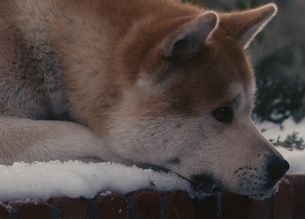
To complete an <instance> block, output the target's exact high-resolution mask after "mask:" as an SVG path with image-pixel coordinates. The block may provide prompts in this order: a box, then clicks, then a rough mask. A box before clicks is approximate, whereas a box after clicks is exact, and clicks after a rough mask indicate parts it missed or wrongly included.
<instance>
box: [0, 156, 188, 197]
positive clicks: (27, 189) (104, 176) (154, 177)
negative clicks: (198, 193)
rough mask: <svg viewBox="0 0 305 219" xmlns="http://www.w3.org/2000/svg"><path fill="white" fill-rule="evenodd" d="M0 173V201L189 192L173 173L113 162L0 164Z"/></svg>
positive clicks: (183, 181) (185, 185)
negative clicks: (113, 193)
mask: <svg viewBox="0 0 305 219" xmlns="http://www.w3.org/2000/svg"><path fill="white" fill-rule="evenodd" d="M0 172H1V180H0V194H1V195H0V201H8V200H19V199H21V200H24V199H42V200H47V199H49V198H50V197H63V196H64V197H70V198H76V197H85V198H92V197H94V196H95V195H96V194H98V193H99V192H104V193H103V194H102V195H109V194H110V192H107V191H111V192H119V193H122V194H126V193H129V192H132V191H136V190H141V189H155V190H159V191H174V190H184V191H188V192H189V193H190V192H191V187H190V185H189V183H188V182H187V181H185V180H183V179H181V178H180V177H177V176H175V175H174V174H170V173H169V174H166V173H159V172H154V171H152V170H150V169H145V170H144V169H140V168H137V167H126V166H123V165H120V164H114V163H82V162H80V161H69V162H64V163H61V162H59V161H52V162H49V163H45V162H35V163H33V164H27V163H14V164H13V165H12V166H3V165H0Z"/></svg>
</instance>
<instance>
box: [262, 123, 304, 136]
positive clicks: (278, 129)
mask: <svg viewBox="0 0 305 219" xmlns="http://www.w3.org/2000/svg"><path fill="white" fill-rule="evenodd" d="M257 126H258V127H259V128H260V130H264V131H263V135H264V136H265V137H266V138H268V139H277V138H278V137H280V138H281V139H285V138H286V137H287V136H288V135H289V134H292V133H293V132H297V133H298V134H299V135H298V136H299V137H302V138H303V139H305V120H303V121H301V122H300V123H295V122H294V121H293V120H292V119H287V120H285V121H284V122H283V124H282V125H281V126H279V125H278V124H275V123H272V122H263V123H260V124H257Z"/></svg>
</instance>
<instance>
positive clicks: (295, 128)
mask: <svg viewBox="0 0 305 219" xmlns="http://www.w3.org/2000/svg"><path fill="white" fill-rule="evenodd" d="M258 126H259V127H260V128H261V129H265V130H266V131H264V132H263V135H264V136H265V137H266V138H268V139H277V138H278V137H280V139H282V140H283V139H285V138H286V137H287V135H288V134H291V133H292V132H297V133H298V136H299V137H302V138H303V139H304V140H305V120H303V121H302V122H300V123H298V124H296V123H295V122H294V121H293V120H290V119H288V120H286V121H284V123H283V125H282V127H280V126H278V125H275V124H273V123H266V122H265V123H262V124H259V125H258ZM277 149H278V151H279V152H280V153H281V154H282V155H283V156H284V157H285V158H286V159H287V160H288V162H289V164H290V170H289V173H290V174H305V150H302V151H300V150H294V151H289V150H287V149H285V148H281V147H277Z"/></svg>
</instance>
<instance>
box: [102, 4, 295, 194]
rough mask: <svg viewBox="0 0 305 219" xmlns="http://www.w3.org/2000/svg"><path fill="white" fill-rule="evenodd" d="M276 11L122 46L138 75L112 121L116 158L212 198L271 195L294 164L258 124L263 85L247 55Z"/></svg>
mask: <svg viewBox="0 0 305 219" xmlns="http://www.w3.org/2000/svg"><path fill="white" fill-rule="evenodd" d="M276 11H277V8H276V6H275V5H274V4H268V5H265V6H262V7H259V8H256V9H252V10H248V11H243V12H234V13H216V12H214V11H207V12H204V13H202V14H199V15H197V16H186V17H182V18H175V19H173V20H170V21H165V22H164V23H160V24H158V26H153V25H152V26H147V25H143V26H142V27H141V28H142V29H141V28H139V29H141V31H140V30H135V31H134V34H137V35H131V36H130V38H129V39H127V41H128V43H129V44H126V45H121V47H122V48H124V46H125V52H126V51H129V54H126V53H125V54H124V55H122V57H121V60H120V62H121V63H123V65H122V66H123V67H122V66H121V69H120V71H129V73H126V72H125V75H128V78H125V79H123V80H122V81H124V85H122V87H124V88H123V97H122V101H121V102H120V103H119V104H118V105H117V106H116V107H115V109H113V111H112V112H111V113H110V115H111V122H110V123H109V128H108V132H107V137H106V138H105V139H106V142H107V144H108V146H109V148H110V150H112V152H113V153H114V154H116V155H117V156H118V157H121V158H122V160H127V161H129V162H132V163H135V164H149V165H152V166H159V167H162V168H165V169H168V170H170V171H173V172H175V173H177V174H179V175H180V176H182V177H184V178H186V179H188V180H190V182H191V183H192V184H193V186H194V188H196V189H202V190H205V191H207V192H210V191H213V190H214V189H216V188H218V187H219V186H221V187H223V188H226V189H227V190H230V191H233V192H237V193H240V194H248V195H253V194H257V193H264V192H267V191H270V190H271V189H272V188H273V187H274V185H275V184H276V183H277V182H278V181H279V180H280V179H281V177H282V176H283V175H284V174H285V173H286V171H287V170H288V168H289V165H288V163H287V162H286V161H285V160H284V159H283V158H282V156H281V155H280V154H279V153H277V152H276V150H275V149H274V148H273V146H272V145H271V144H270V143H269V142H268V141H267V140H266V139H265V138H264V137H263V136H262V135H261V133H260V132H259V131H258V130H257V128H256V127H255V125H254V124H253V122H252V120H251V118H250V114H251V111H252V109H253V105H254V102H255V78H254V73H253V70H252V68H251V64H250V63H249V60H248V58H247V56H246V55H245V49H246V48H247V47H248V45H249V43H250V42H251V41H252V40H253V38H254V37H255V36H256V35H257V34H258V33H259V32H260V31H261V30H262V29H263V28H264V27H265V25H266V24H267V23H268V22H269V21H270V20H271V19H272V17H273V16H274V15H275V14H276ZM144 30H145V31H144ZM137 31H138V33H137ZM141 34H142V36H141ZM148 35H149V36H148ZM135 36H137V37H135ZM127 38H128V36H127ZM134 40H137V43H132V42H133V41H134ZM130 45H133V46H130ZM118 66H119V64H118ZM119 67H120V66H119Z"/></svg>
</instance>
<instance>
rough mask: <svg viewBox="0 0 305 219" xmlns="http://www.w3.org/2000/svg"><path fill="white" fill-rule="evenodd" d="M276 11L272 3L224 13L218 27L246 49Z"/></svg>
mask: <svg viewBox="0 0 305 219" xmlns="http://www.w3.org/2000/svg"><path fill="white" fill-rule="evenodd" d="M276 13H277V6H276V5H275V4H273V3H271V4H266V5H264V6H261V7H258V8H255V9H250V10H245V11H241V12H233V13H224V14H221V15H220V27H221V29H224V30H225V31H226V32H227V34H228V35H229V36H230V37H232V38H234V39H236V40H238V41H239V42H240V44H241V46H242V47H243V48H244V49H247V48H248V47H249V45H250V43H251V42H252V40H253V39H254V38H255V36H256V35H257V34H259V33H260V32H261V31H262V30H263V29H264V28H265V26H266V25H267V24H268V23H269V22H270V21H271V20H272V18H273V17H274V16H275V15H276Z"/></svg>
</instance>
